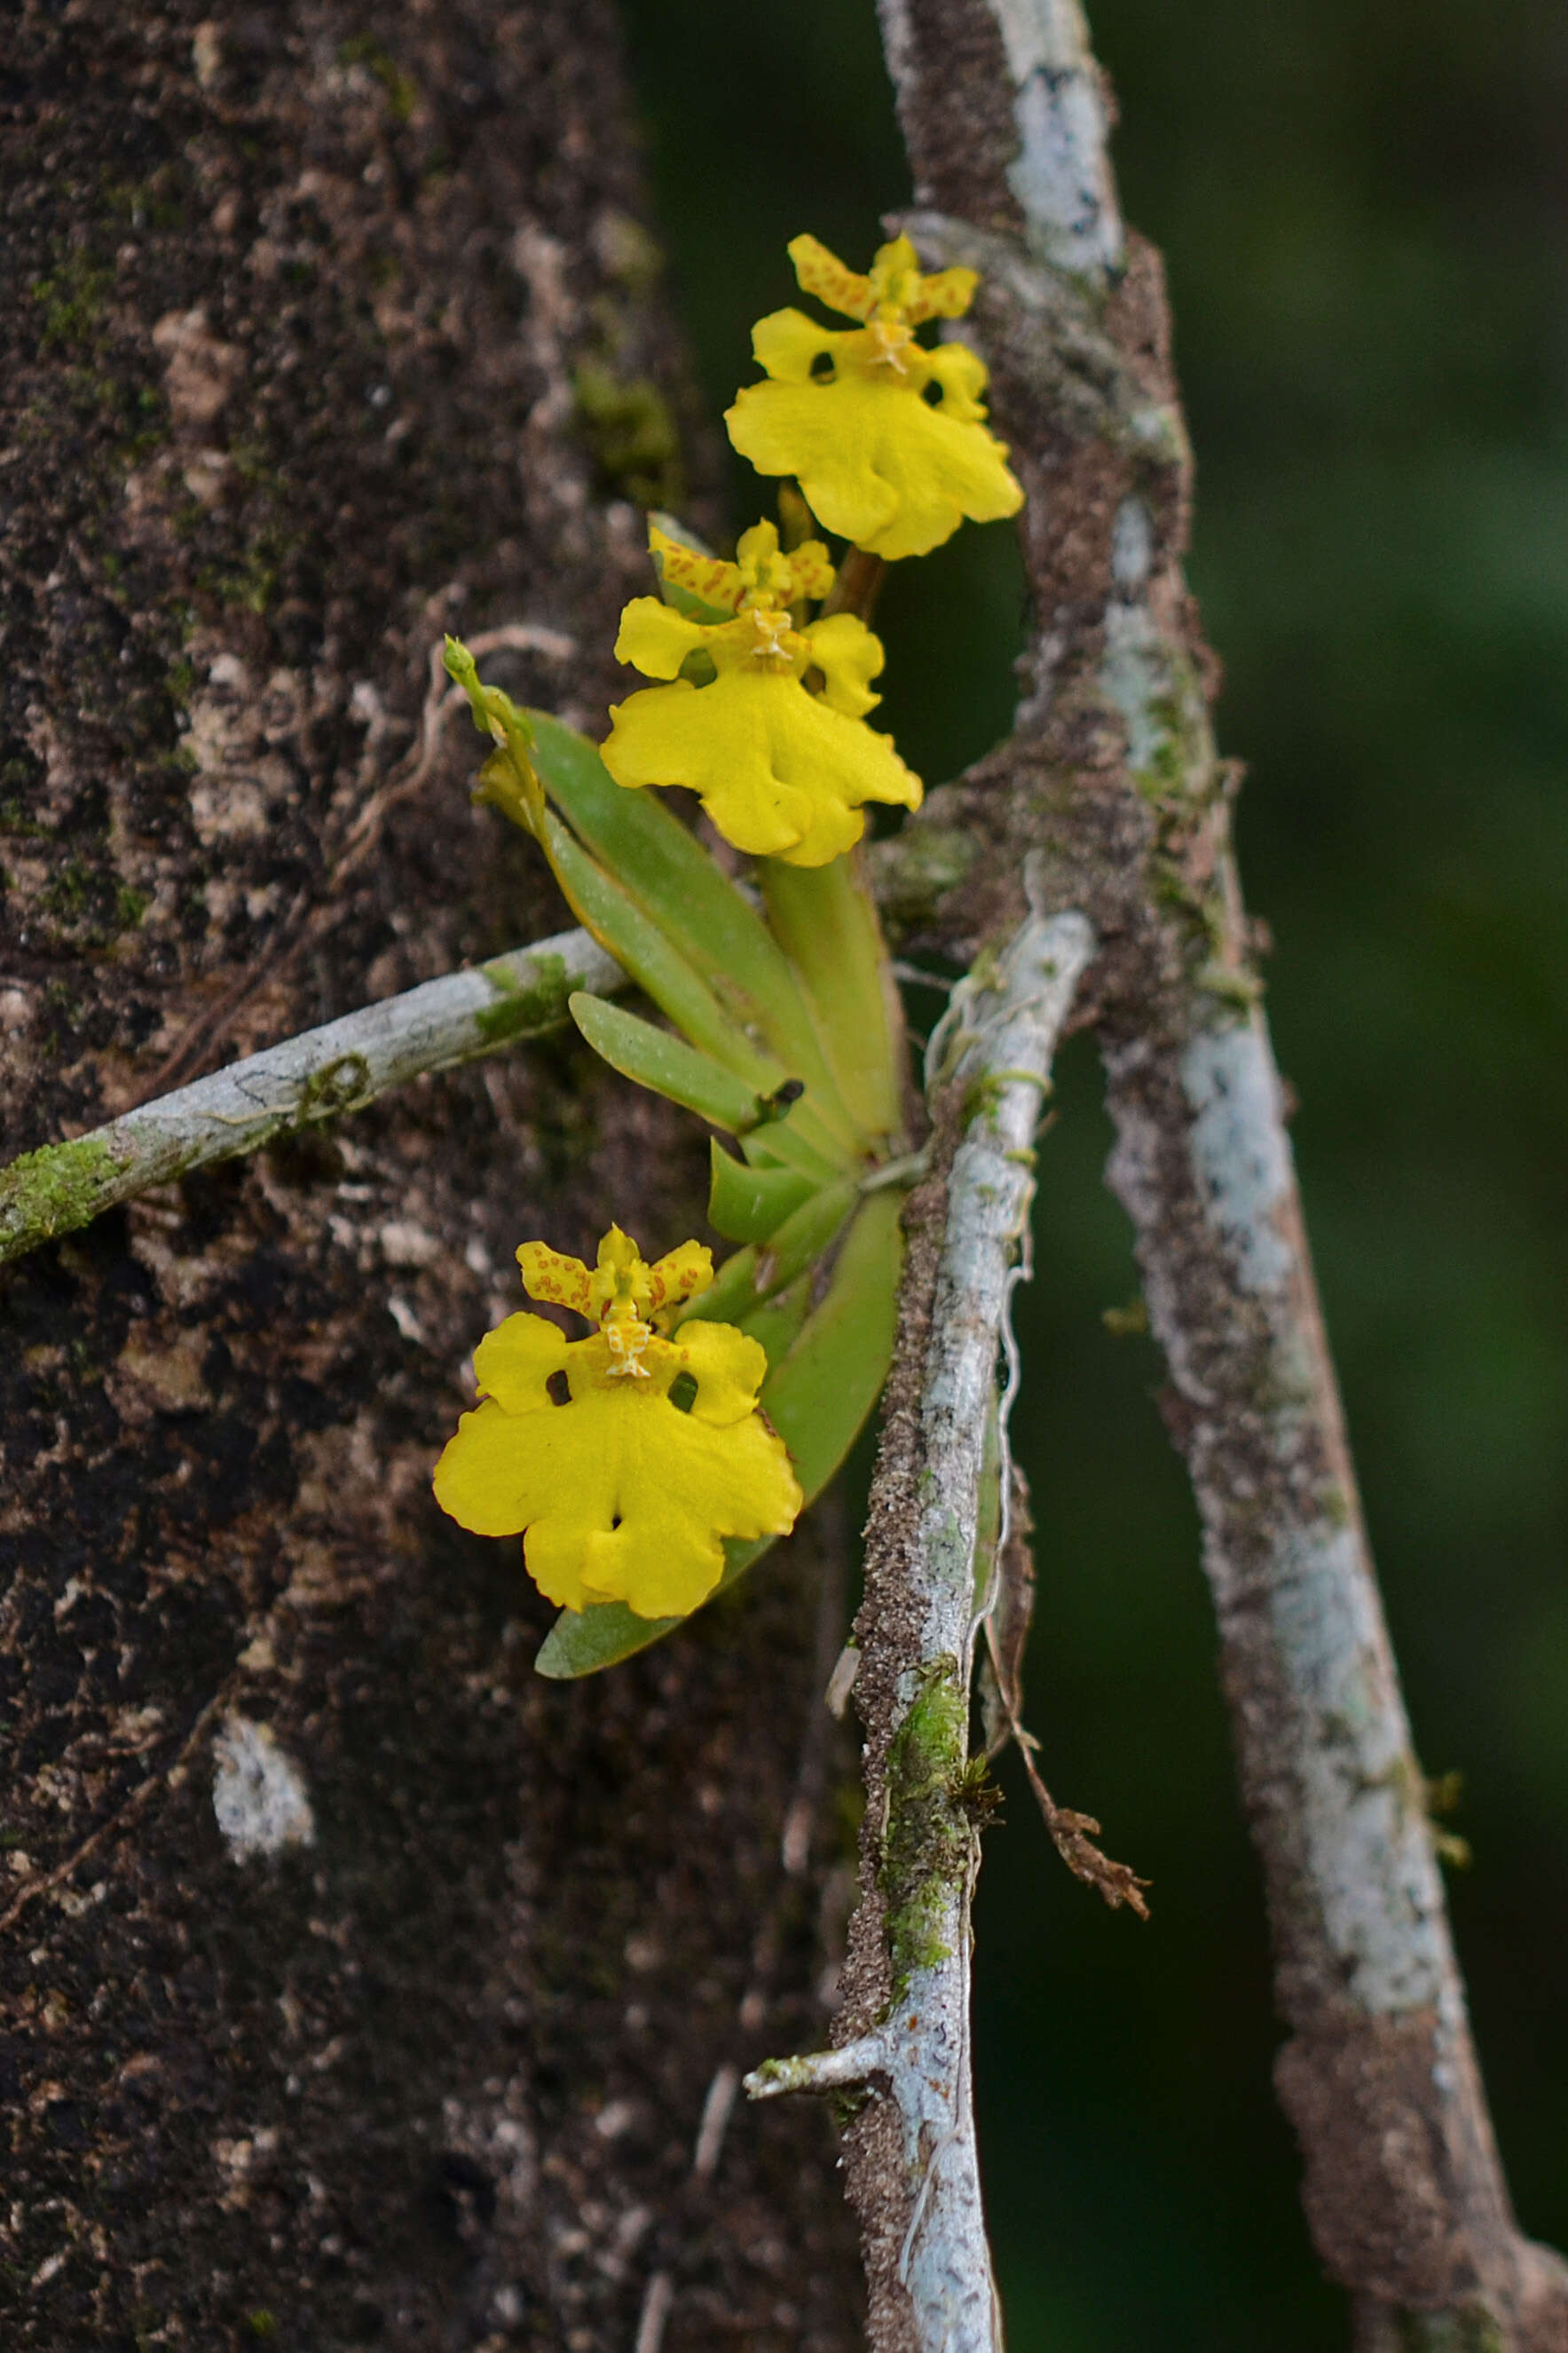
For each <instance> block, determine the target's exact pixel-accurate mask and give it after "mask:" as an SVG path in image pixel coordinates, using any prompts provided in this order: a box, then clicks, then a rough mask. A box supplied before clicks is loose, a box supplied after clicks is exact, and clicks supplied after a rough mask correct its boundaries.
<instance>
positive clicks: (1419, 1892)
mask: <svg viewBox="0 0 1568 2353" xmlns="http://www.w3.org/2000/svg"><path fill="white" fill-rule="evenodd" d="M882 6H883V16H884V23H885V26H886V27H887V30H888V34H889V63H890V65H891V67H892V69H893V74H894V79H895V83H896V86H897V90H898V96H899V104H900V118H901V121H902V123H903V127H904V132H905V136H906V140H907V142H908V144H909V147H910V157H911V163H912V166H913V171H914V177H915V182H916V186H917V191H918V195H919V200H920V202H921V204H923V205H927V206H932V207H940V208H941V211H940V213H938V212H936V211H934V210H933V211H932V212H931V213H928V214H925V215H922V216H918V217H917V218H916V219H915V220H913V221H911V222H910V223H908V224H906V225H907V226H908V227H910V233H911V235H912V236H913V237H914V238H915V241H916V243H917V245H918V246H919V248H921V253H922V256H924V257H925V258H926V259H928V260H929V261H931V262H933V263H939V264H940V263H948V262H952V261H956V260H959V259H965V260H973V261H977V262H979V264H980V266H981V267H982V268H983V269H984V270H985V271H986V273H987V274H986V278H985V282H984V286H983V288H982V290H981V294H980V297H979V300H978V301H977V302H976V305H975V310H974V314H973V332H974V334H975V338H976V341H977V342H978V343H980V345H981V347H982V348H983V350H984V353H985V355H986V357H987V358H988V359H989V360H990V362H991V364H992V370H993V395H994V400H993V406H994V414H995V417H996V420H997V424H998V427H999V429H1000V431H1001V432H1002V434H1003V436H1004V438H1005V439H1006V440H1007V441H1008V442H1009V443H1010V444H1011V446H1012V454H1013V462H1014V464H1015V466H1016V468H1017V470H1018V471H1019V472H1020V474H1021V475H1022V477H1023V478H1024V480H1025V483H1026V489H1027V491H1028V492H1029V498H1028V504H1027V509H1026V518H1025V525H1024V542H1025V555H1026V565H1027V567H1028V571H1029V575H1030V582H1031V587H1032V589H1033V593H1034V597H1035V604H1036V628H1037V638H1036V642H1035V646H1034V649H1033V655H1032V661H1033V668H1034V672H1035V691H1034V692H1033V694H1032V695H1031V696H1030V698H1029V699H1028V700H1027V701H1026V704H1025V706H1024V708H1023V709H1022V711H1021V712H1020V714H1019V723H1018V727H1017V730H1016V733H1015V736H1014V738H1013V739H1012V741H1011V743H1010V744H1007V745H1006V746H1005V747H1004V748H1003V750H1002V751H1001V752H1000V753H999V754H995V755H994V756H993V757H992V758H991V759H990V760H989V761H987V762H984V763H983V764H982V765H981V767H980V768H979V769H977V770H976V771H975V772H973V779H972V781H971V782H970V783H969V784H968V785H966V786H964V787H963V788H960V789H958V790H956V791H952V792H948V793H944V794H941V795H937V796H934V797H933V805H928V807H930V809H931V815H932V816H933V817H935V818H938V819H939V821H941V822H942V823H944V824H946V825H949V826H951V825H953V824H954V823H956V824H958V825H961V826H962V825H965V824H967V825H969V826H971V827H973V828H976V829H988V830H989V834H990V847H989V849H988V852H987V854H986V856H985V857H984V860H982V861H980V864H979V865H978V866H977V868H976V870H975V871H976V873H977V874H978V873H980V872H981V871H982V870H984V871H985V872H987V873H988V874H989V875H990V877H991V878H993V879H992V882H991V896H990V898H989V899H986V898H984V897H983V896H981V895H980V894H979V893H978V892H975V891H974V889H973V885H971V886H966V887H967V891H968V895H967V896H966V889H965V888H961V889H960V890H959V891H958V892H955V893H953V894H951V895H950V899H949V902H948V905H947V910H946V913H947V920H948V926H949V937H950V940H951V936H952V932H953V931H957V932H958V933H959V934H962V933H963V931H964V930H965V929H971V928H973V927H974V926H976V925H978V924H979V923H988V924H989V923H994V922H995V920H996V913H997V907H996V894H997V885H996V881H995V879H994V878H996V877H998V876H1001V877H1006V876H1007V875H1009V874H1013V873H1016V872H1017V871H1019V869H1020V867H1021V865H1022V863H1023V860H1024V859H1025V857H1026V855H1027V854H1028V852H1029V851H1030V849H1037V847H1038V845H1039V844H1041V843H1042V842H1045V841H1048V842H1049V844H1050V858H1051V863H1050V866H1049V869H1048V881H1047V890H1048V895H1049V897H1050V899H1051V901H1052V902H1054V903H1058V904H1061V905H1067V906H1074V907H1079V908H1082V909H1084V910H1085V911H1086V912H1087V913H1089V916H1090V918H1091V919H1092V920H1093V921H1094V923H1096V926H1097V928H1098V930H1099V932H1100V936H1101V938H1102V939H1104V940H1105V941H1106V942H1107V943H1108V947H1107V953H1106V954H1105V955H1104V956H1103V957H1102V958H1101V959H1100V963H1099V964H1098V965H1097V967H1096V969H1095V971H1094V972H1093V973H1092V974H1091V975H1090V977H1089V988H1090V990H1091V992H1092V996H1093V998H1094V1002H1095V1010H1096V1013H1097V1016H1098V1024H1099V1029H1100V1041H1101V1046H1102V1050H1103V1054H1104V1059H1105V1065H1106V1070H1107V1074H1108V1079H1109V1089H1110V1110H1111V1113H1112V1116H1113V1118H1114V1121H1115V1124H1116V1127H1117V1133H1118V1142H1117V1147H1116V1152H1115V1155H1114V1158H1113V1161H1112V1165H1111V1169H1110V1181H1111V1183H1112V1185H1113V1187H1114V1189H1115V1190H1116V1191H1117V1193H1118V1194H1119V1195H1120V1197H1121V1199H1122V1201H1123V1202H1124V1203H1125V1205H1126V1207H1127V1208H1128V1210H1129V1212H1130V1214H1131V1217H1132V1219H1133V1223H1134V1226H1135V1229H1136V1235H1137V1248H1138V1254H1139V1260H1140V1263H1141V1266H1142V1271H1143V1277H1144V1285H1145V1291H1146V1294H1147V1298H1148V1303H1149V1310H1150V1315H1151V1320H1152V1326H1153V1329H1154V1331H1155V1333H1156V1335H1158V1337H1159V1339H1160V1340H1161V1342H1162V1344H1163V1347H1164V1350H1165V1354H1166V1358H1167V1362H1168V1364H1169V1367H1170V1374H1171V1382H1172V1396H1171V1400H1170V1404H1169V1407H1168V1416H1169V1419H1170V1420H1171V1423H1172V1427H1173V1434H1174V1435H1175V1437H1176V1439H1177V1441H1178V1443H1179V1444H1180V1446H1181V1447H1182V1449H1183V1451H1184V1454H1185V1456H1186V1459H1187V1462H1188V1466H1189V1469H1190V1472H1191V1474H1192V1479H1193V1484H1194V1493H1195V1495H1196V1498H1197V1502H1198V1506H1199V1511H1200V1514H1201V1516H1202V1521H1203V1526H1204V1536H1205V1567H1206V1568H1207V1571H1208V1575H1209V1578H1210V1581H1211V1584H1212V1587H1213V1590H1214V1595H1215V1605H1216V1609H1217V1613H1218V1618H1219V1625H1220V1632H1221V1638H1222V1645H1223V1653H1224V1656H1223V1675H1224V1682H1225V1688H1226V1697H1227V1700H1228V1702H1229V1704H1230V1707H1231V1711H1232V1718H1233V1726H1234V1732H1235V1737H1236V1742H1237V1753H1238V1757H1239V1761H1240V1768H1241V1779H1242V1788H1243V1795H1244V1798H1245V1801H1246V1804H1247V1812H1248V1815H1249V1818H1250V1820H1251V1824H1252V1829H1253V1834H1254V1837H1255V1840H1256V1841H1257V1844H1258V1851H1259V1854H1260V1857H1261V1860H1262V1862H1263V1867H1264V1873H1265V1879H1266V1884H1267V1889H1268V1903H1269V1911H1270V1915H1271V1923H1272V1927H1273V1935H1274V1945H1275V1954H1276V1983H1277V1991H1278V1999H1279V2007H1280V2010H1281V2011H1282V2013H1283V2015H1284V2017H1285V2019H1286V2021H1287V2022H1288V2024H1289V2029H1290V2040H1289V2042H1287V2044H1286V2047H1285V2049H1284V2051H1283V2052H1282V2053H1281V2056H1280V2061H1279V2088H1280V2093H1281V2096H1282V2098H1283V2100H1284V2103H1285V2105H1286V2107H1287V2109H1288V2110H1289V2114H1290V2116H1291V2119H1292V2122H1293V2123H1294V2125H1295V2126H1296V2129H1297V2132H1298V2135H1299V2137H1300V2141H1301V2146H1302V2149H1303V2153H1304V2156H1305V2158H1306V2187H1305V2197H1306V2204H1307V2210H1308V2216H1309V2220H1310V2224H1311V2227H1312V2231H1313V2235H1314V2238H1315V2240H1316V2242H1317V2246H1318V2251H1319V2253H1320V2255H1321V2257H1322V2259H1323V2261H1324V2263H1326V2265H1327V2267H1328V2268H1329V2270H1330V2271H1331V2273H1332V2274H1333V2275H1334V2276H1335V2277H1337V2278H1338V2279H1340V2280H1341V2281H1342V2282H1343V2283H1344V2284H1345V2285H1346V2286H1347V2287H1349V2288H1350V2289H1351V2290H1352V2293H1353V2294H1354V2295H1355V2297H1356V2299H1357V2302H1356V2327H1357V2335H1358V2344H1359V2345H1360V2346H1362V2347H1363V2348H1368V2353H1370V2348H1382V2347H1384V2345H1385V2344H1386V2345H1392V2344H1394V2343H1399V2344H1409V2345H1421V2346H1429V2345H1430V2346H1436V2344H1438V2343H1439V2342H1441V2343H1443V2344H1448V2343H1459V2342H1463V2343H1465V2344H1474V2345H1478V2346H1479V2345H1481V2344H1483V2343H1484V2344H1487V2345H1489V2346H1492V2347H1495V2348H1498V2349H1499V2353H1548V2348H1551V2349H1552V2353H1562V2348H1563V2346H1564V2345H1565V2344H1568V2269H1565V2267H1564V2266H1563V2263H1561V2261H1560V2259H1559V2258H1557V2257H1556V2256H1554V2255H1552V2254H1551V2253H1548V2252H1547V2251H1545V2250H1543V2249H1541V2248H1537V2247H1534V2246H1532V2245H1531V2244H1530V2243H1529V2242H1527V2241H1526V2240H1524V2239H1523V2238H1522V2237H1521V2234H1520V2232H1519V2231H1518V2228H1517V2225H1516V2224H1515V2222H1514V2219H1513V2216H1512V2212H1511V2210H1510V2204H1509V2199H1508V2192H1507V2189H1506V2186H1505V2184H1504V2181H1503V2177H1502V2172H1501V2168H1500V2164H1499V2161H1498V2157H1497V2152H1496V2149H1495V2147H1494V2145H1493V2139H1492V2131H1491V2125H1490V2121H1489V2116H1488V2114H1487V2108H1486V2103H1485V2098H1484V2094H1483V2093H1482V2090H1481V2085H1480V2079H1479V2068H1478V2065H1477V2061H1476V2055H1475V2052H1474V2048H1473V2045H1472V2042H1471V2039H1470V2033H1469V2028H1468V2021H1467V2018H1466V2010H1465V2000H1464V1991H1463V1987H1462V1984H1461V1980H1460V1978H1459V1973H1458V1966H1457V1963H1456V1960H1455V1957H1454V1953H1453V1948H1452V1943H1451V1939H1450V1936H1449V1930H1448V1925H1447V1914H1446V1910H1445V1905H1444V1896H1443V1889H1442V1883H1441V1880H1440V1876H1439V1873H1438V1869H1437V1864H1436V1857H1435V1854H1434V1841H1433V1837H1432V1832H1431V1829H1430V1825H1429V1823H1428V1820H1427V1818H1426V1802H1425V1787H1426V1785H1425V1782H1424V1780H1423V1778H1422V1776H1421V1773H1420V1770H1419V1767H1418V1766H1417V1764H1416V1761H1415V1752H1414V1748H1413V1746H1412V1742H1411V1737H1410V1730H1409V1726H1408V1724H1407V1722H1406V1718H1405V1709H1404V1704H1403V1702H1402V1700H1401V1697H1400V1692H1399V1683H1398V1676H1397V1672H1396V1670H1395V1667H1394V1657H1393V1652H1392V1649H1391V1646H1390V1643H1389V1639H1388V1632H1387V1628H1386V1625H1385V1623H1384V1614H1383V1609H1382V1603H1381V1600H1380V1599H1379V1595H1378V1591H1377V1587H1376V1582H1375V1578H1374V1576H1373V1566H1372V1561H1371V1556H1370V1552H1369V1549H1368V1546H1367V1541H1366V1534H1365V1530H1364V1527H1363V1522H1362V1516H1361V1509H1360V1504H1359V1502H1358V1499H1357V1495H1356V1490H1355V1482H1354V1475H1353V1472H1352V1467H1351V1461H1350V1457H1349V1451H1348V1448H1347V1445H1346V1442H1345V1436H1344V1430H1343V1426H1342V1414H1341V1407H1340V1400H1339V1396H1338V1391H1337V1388H1336V1385H1335V1380H1334V1376H1333V1370H1332V1366H1331V1361H1330V1358H1329V1355H1328V1350H1327V1346H1326V1343H1325V1340H1324V1335H1323V1329H1322V1323H1321V1314H1320V1311H1319V1305H1318V1298H1317V1293H1316V1288H1315V1284H1314V1281H1313V1276H1312V1270H1311V1264H1310V1257H1309V1254H1308V1250H1307V1244H1306V1239H1305V1233H1304V1229H1303V1225H1302V1219H1301V1211H1300V1199H1299V1197H1298V1194H1297V1190H1296V1183H1295V1177H1294V1173H1293V1169H1292V1166H1291V1155H1290V1148H1289V1138H1288V1136H1287V1134H1286V1130H1285V1124H1284V1112H1283V1106H1282V1102H1281V1091H1280V1086H1279V1077H1278V1073H1277V1071H1276V1069H1275V1065H1274V1060H1273V1055H1272V1050H1271V1048H1270V1045H1269V1040H1268V1029H1267V1027H1266V1025H1265V1022H1264V1019H1263V1016H1262V1013H1261V1010H1260V1009H1259V1006H1258V996H1259V989H1258V982H1257V979H1256V976H1255V975H1254V973H1253V971H1252V968H1251V958H1250V944H1251V943H1250V936H1249V931H1248V926H1247V919H1246V915H1245V913H1244V910H1243V907H1242V902H1241V895H1240V890H1239V885H1238V883H1237V876H1236V870H1235V865H1234V861H1233V859H1232V856H1231V851H1230V846H1229V807H1230V802H1231V799H1232V797H1233V796H1234V792H1235V788H1236V783H1237V776H1236V773H1235V771H1234V770H1232V769H1230V768H1228V767H1227V766H1226V764H1225V763H1223V762H1221V761H1220V760H1219V759H1218V758H1217V757H1216V755H1215V747H1214V741H1213V736H1212V733H1211V730H1210V726H1209V718H1208V702H1209V699H1210V695H1211V693H1212V690H1213V681H1214V677H1215V670H1214V665H1213V662H1212V658H1211V657H1210V656H1209V655H1208V653H1207V650H1206V649H1205V646H1204V644H1203V641H1202V638H1201V636H1200V634H1199V631H1198V628H1197V623H1196V618H1195V615H1194V610H1193V607H1192V604H1191V600H1190V598H1189V597H1188V596H1187V592H1186V587H1185V583H1184V576H1183V572H1182V558H1183V555H1184V548H1185V540H1186V528H1187V510H1188V499H1189V491H1190V480H1189V467H1188V462H1187V458H1186V449H1185V438H1184V430H1183V426H1182V420H1181V413H1180V408H1179V405H1178V400H1177V395H1176V390H1175V385H1174V379H1173V373H1172V368H1171V363H1170V350H1169V321H1168V313H1167V309H1166V304H1165V299H1164V290H1163V280H1162V277H1161V272H1160V268H1159V262H1158V258H1157V256H1155V255H1154V254H1153V253H1152V250H1151V249H1150V248H1148V247H1146V246H1143V245H1142V243H1141V242H1140V241H1139V240H1137V239H1136V238H1134V237H1130V236H1129V237H1126V238H1125V240H1124V241H1121V240H1119V239H1118V238H1117V237H1115V236H1113V235H1112V233H1111V224H1112V223H1113V221H1114V217H1115V197H1114V190H1113V187H1112V184H1111V178H1110V167H1109V163H1108V160H1107V157H1106V153H1105V141H1104V131H1105V122H1106V110H1105V106H1104V103H1103V101H1102V100H1101V98H1100V76H1099V73H1098V69H1096V68H1095V66H1094V63H1093V60H1092V58H1091V57H1090V56H1089V47H1088V37H1087V33H1086V32H1085V29H1084V27H1083V24H1082V19H1081V16H1080V14H1079V9H1078V6H1077V4H1076V0H1032V5H1029V6H1027V7H1026V6H1023V5H1018V0H882ZM960 120H962V121H964V122H965V123H966V125H967V124H969V123H970V122H971V121H973V123H974V125H975V126H976V128H975V135H974V136H973V138H972V139H966V140H964V141H963V142H960V141H957V140H955V139H954V137H953V136H952V125H953V123H954V122H955V121H960ZM982 222H983V223H984V224H985V227H984V228H981V227H976V226H975V225H974V224H977V223H982ZM1009 227H1010V233H1008V234H998V233H997V232H998V230H1000V229H1009ZM1097 239H1098V244H1097ZM913 829H914V831H915V832H917V833H918V831H919V826H918V825H917V826H916V827H915V828H913Z"/></svg>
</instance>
